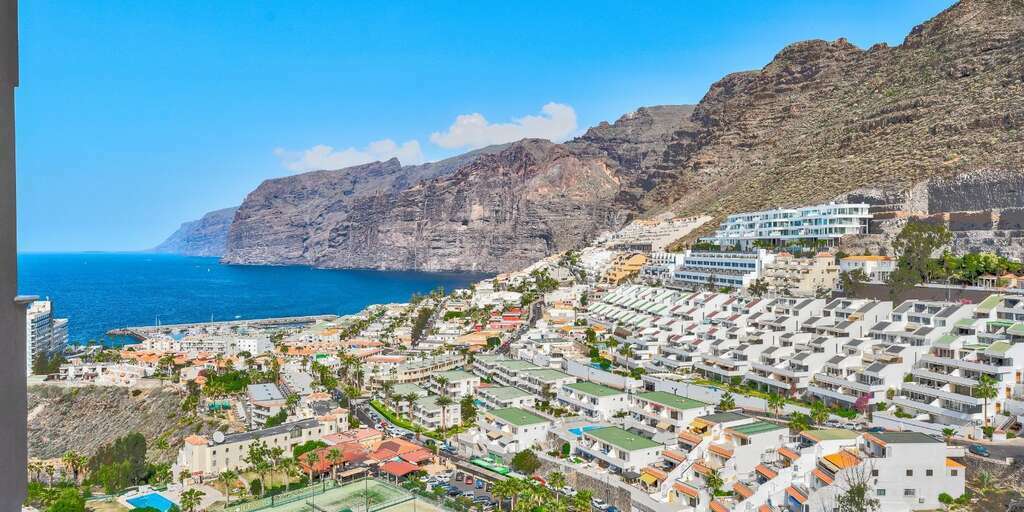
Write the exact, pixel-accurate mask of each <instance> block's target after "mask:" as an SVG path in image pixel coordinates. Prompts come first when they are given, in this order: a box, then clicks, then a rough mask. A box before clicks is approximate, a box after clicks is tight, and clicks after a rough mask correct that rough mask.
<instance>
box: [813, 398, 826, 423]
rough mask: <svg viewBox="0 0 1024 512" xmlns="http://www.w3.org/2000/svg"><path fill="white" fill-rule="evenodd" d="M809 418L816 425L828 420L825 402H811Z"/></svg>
mask: <svg viewBox="0 0 1024 512" xmlns="http://www.w3.org/2000/svg"><path fill="white" fill-rule="evenodd" d="M811 420H813V421H814V423H816V424H818V425H821V424H822V423H825V421H826V420H828V407H827V406H825V402H822V401H820V400H819V401H817V402H814V403H813V404H811Z"/></svg>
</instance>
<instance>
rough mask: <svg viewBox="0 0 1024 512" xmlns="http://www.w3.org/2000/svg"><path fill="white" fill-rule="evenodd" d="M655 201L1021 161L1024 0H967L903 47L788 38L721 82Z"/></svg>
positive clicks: (829, 185)
mask: <svg viewBox="0 0 1024 512" xmlns="http://www.w3.org/2000/svg"><path fill="white" fill-rule="evenodd" d="M692 120H693V121H694V122H695V123H696V124H697V125H698V128H697V129H696V130H695V131H694V132H693V133H690V132H687V133H684V134H681V135H682V136H681V137H680V138H679V141H678V143H679V144H680V145H681V146H683V149H682V150H681V151H680V154H681V155H682V157H681V158H673V160H672V161H673V162H675V163H677V164H678V165H679V170H680V172H679V173H678V174H677V175H676V176H675V177H674V179H672V180H667V181H665V182H663V183H661V184H660V185H659V187H658V189H657V190H656V191H655V192H654V193H652V194H649V195H648V196H647V197H646V198H645V203H646V205H647V206H648V207H650V208H658V207H660V206H662V205H672V208H673V209H675V210H678V211H682V212H711V213H715V214H719V215H722V214H726V213H731V212H736V211H744V210H751V209H758V208H766V207H775V206H788V205H796V204H806V203H813V202H820V201H826V200H829V199H830V198H832V197H835V196H837V195H839V194H841V193H843V192H846V191H849V190H852V189H855V188H858V187H862V186H867V185H871V186H885V187H890V188H895V189H901V188H908V187H910V186H912V185H913V184H914V183H917V182H919V181H921V180H923V179H925V178H929V177H935V176H950V175H955V174H958V173H961V172H965V171H970V170H975V169H982V168H999V169H1011V170H1015V171H1016V172H1020V170H1021V169H1022V163H1024V130H1021V128H1022V127H1024V2H1022V1H1021V0H1009V1H1007V0H965V1H963V2H960V3H958V4H956V5H954V6H952V7H950V8H949V9H947V10H946V11H944V12H942V13H940V14H939V15H937V16H936V17H935V18H933V19H932V20H930V21H928V22H926V23H924V24H922V25H919V26H917V27H915V28H914V29H913V30H912V31H911V33H910V34H909V35H908V36H907V37H906V39H905V41H904V42H903V44H901V45H899V46H896V47H888V46H886V45H884V44H879V45H875V46H872V47H871V48H869V49H867V50H861V49H858V48H856V47H855V46H853V45H851V44H850V43H848V42H847V41H845V40H843V39H840V40H837V41H834V42H826V41H805V42H801V43H796V44H793V45H790V46H788V47H786V48H784V49H783V50H782V51H781V52H779V54H778V55H776V57H775V58H774V59H773V60H772V62H770V63H769V64H768V65H767V66H765V67H764V68H762V69H761V70H758V71H747V72H741V73H734V74H731V75H729V76H726V77H725V78H723V79H722V80H720V81H719V82H717V83H715V84H714V85H712V87H711V89H710V90H709V91H708V94H707V95H706V96H705V97H704V99H703V100H702V101H701V102H700V104H699V105H698V106H697V108H696V110H695V111H694V114H693V118H692Z"/></svg>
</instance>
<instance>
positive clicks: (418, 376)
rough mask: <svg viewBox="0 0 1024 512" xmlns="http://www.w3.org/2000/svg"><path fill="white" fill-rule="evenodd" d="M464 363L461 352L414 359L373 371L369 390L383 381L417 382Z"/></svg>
mask: <svg viewBox="0 0 1024 512" xmlns="http://www.w3.org/2000/svg"><path fill="white" fill-rule="evenodd" d="M465 364H466V356H464V355H462V354H446V355H442V356H436V357H430V358H426V359H416V360H413V361H408V362H406V363H405V364H401V365H397V366H395V367H393V368H388V370H387V371H381V372H375V373H373V374H372V375H370V377H369V385H370V389H371V390H377V389H380V387H381V385H382V384H383V383H384V382H391V383H392V384H396V385H397V384H417V383H421V382H426V381H428V380H430V377H431V376H432V375H434V374H435V373H438V372H445V371H448V370H453V369H455V368H459V367H461V366H463V365H465ZM391 370H394V371H391ZM368 373H369V372H368Z"/></svg>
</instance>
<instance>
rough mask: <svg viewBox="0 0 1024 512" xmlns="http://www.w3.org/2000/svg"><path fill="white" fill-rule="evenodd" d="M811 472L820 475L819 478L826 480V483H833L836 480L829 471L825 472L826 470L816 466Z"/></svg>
mask: <svg viewBox="0 0 1024 512" xmlns="http://www.w3.org/2000/svg"><path fill="white" fill-rule="evenodd" d="M811 473H812V474H813V475H814V476H816V477H818V480H821V481H822V482H825V484H826V485H832V482H833V481H835V479H834V478H832V477H831V476H829V475H828V474H827V473H825V472H824V471H822V470H821V469H819V468H814V471H811Z"/></svg>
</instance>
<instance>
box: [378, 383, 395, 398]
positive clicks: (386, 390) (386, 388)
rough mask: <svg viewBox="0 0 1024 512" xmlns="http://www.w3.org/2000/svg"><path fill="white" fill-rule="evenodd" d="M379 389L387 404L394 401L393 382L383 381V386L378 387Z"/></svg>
mask: <svg viewBox="0 0 1024 512" xmlns="http://www.w3.org/2000/svg"><path fill="white" fill-rule="evenodd" d="M380 389H381V393H382V394H383V395H384V399H385V400H387V401H388V402H389V403H390V402H392V401H394V397H395V383H394V382H391V381H388V380H386V381H384V383H383V384H381V385H380Z"/></svg>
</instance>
